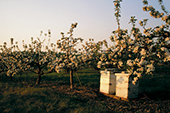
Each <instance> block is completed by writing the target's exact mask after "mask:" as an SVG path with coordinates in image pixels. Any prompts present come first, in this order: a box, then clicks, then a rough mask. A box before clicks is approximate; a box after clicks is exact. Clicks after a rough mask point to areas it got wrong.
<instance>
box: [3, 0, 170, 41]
mask: <svg viewBox="0 0 170 113" xmlns="http://www.w3.org/2000/svg"><path fill="white" fill-rule="evenodd" d="M148 1H149V4H151V5H153V6H155V7H156V8H158V9H160V6H159V5H158V3H157V1H158V0H148ZM153 1H154V2H153ZM164 3H165V6H166V8H167V9H168V6H170V0H164ZM142 6H143V4H142V0H123V2H122V3H121V7H122V8H121V15H122V17H121V28H124V29H130V28H131V25H129V24H128V22H129V19H130V17H131V16H134V15H135V16H136V18H137V19H138V21H139V20H142V19H144V18H149V21H148V27H150V26H155V25H161V24H162V21H160V19H153V18H150V16H149V13H147V12H143V11H142ZM168 10H169V11H170V8H169V9H168ZM74 22H77V23H78V27H77V28H76V29H75V32H74V36H75V37H82V38H84V39H85V40H88V39H89V38H94V39H95V41H96V42H97V41H100V40H103V39H107V40H109V37H110V36H111V35H112V33H111V32H112V31H113V30H116V29H117V24H116V19H115V17H114V6H113V0H0V44H3V42H4V41H6V42H9V40H10V38H11V37H13V38H14V39H15V41H18V42H19V44H22V40H25V42H27V43H29V42H30V40H31V37H32V36H33V37H34V38H36V37H39V34H40V31H44V32H47V31H48V29H51V32H52V37H51V42H54V43H55V42H56V41H57V40H58V39H59V38H61V35H60V32H61V31H63V32H64V33H67V31H68V30H69V28H70V25H71V23H74Z"/></svg>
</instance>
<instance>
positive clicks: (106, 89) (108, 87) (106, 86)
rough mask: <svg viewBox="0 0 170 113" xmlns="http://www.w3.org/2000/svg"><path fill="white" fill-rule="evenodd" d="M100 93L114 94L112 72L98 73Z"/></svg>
mask: <svg viewBox="0 0 170 113" xmlns="http://www.w3.org/2000/svg"><path fill="white" fill-rule="evenodd" d="M100 73H101V76H100V92H101V93H105V94H115V92H116V76H115V74H114V71H113V70H105V71H100Z"/></svg>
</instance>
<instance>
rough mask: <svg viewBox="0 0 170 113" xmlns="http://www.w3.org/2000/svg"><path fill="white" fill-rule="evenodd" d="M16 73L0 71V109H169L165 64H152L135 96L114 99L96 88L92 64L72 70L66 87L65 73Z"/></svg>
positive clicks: (10, 112)
mask: <svg viewBox="0 0 170 113" xmlns="http://www.w3.org/2000/svg"><path fill="white" fill-rule="evenodd" d="M36 79H37V75H35V74H32V73H31V72H28V73H25V74H23V75H16V76H14V77H13V81H10V78H9V77H7V76H5V75H4V74H3V73H2V74H1V75H0V112H1V113H16V112H22V113H40V112H41V113H46V112H49V113H54V112H57V113H60V112H61V113H69V112H70V113H77V112H80V113H100V112H105V113H106V112H113V111H114V112H118V113H119V112H160V113H164V112H170V96H169V94H170V73H169V68H166V67H163V68H162V69H160V68H156V72H155V73H154V75H153V76H152V75H147V76H144V77H143V78H141V79H140V87H139V91H140V93H139V97H138V98H136V99H133V100H129V101H124V100H117V99H113V98H111V97H108V96H105V95H103V94H102V93H100V92H99V86H100V72H99V71H98V70H94V69H93V68H87V69H83V70H81V71H78V72H77V73H74V89H72V90H70V86H69V85H70V83H69V79H70V78H69V74H67V73H65V72H61V73H59V74H58V73H50V74H48V75H43V76H42V80H41V84H40V85H35V82H36Z"/></svg>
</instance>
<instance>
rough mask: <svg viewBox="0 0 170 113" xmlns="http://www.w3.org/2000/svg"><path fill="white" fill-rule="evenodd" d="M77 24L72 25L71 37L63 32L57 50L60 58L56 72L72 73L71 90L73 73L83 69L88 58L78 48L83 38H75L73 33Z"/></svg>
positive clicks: (56, 65)
mask: <svg viewBox="0 0 170 113" xmlns="http://www.w3.org/2000/svg"><path fill="white" fill-rule="evenodd" d="M76 26H77V23H74V24H72V25H71V28H70V30H69V32H68V35H69V36H65V35H64V33H63V32H61V35H62V38H61V39H59V40H58V41H57V48H58V49H59V51H60V52H59V56H58V57H57V58H56V59H55V61H54V64H55V71H56V72H58V73H59V72H60V71H61V70H62V69H65V70H67V71H69V72H70V88H71V89H72V88H73V72H74V71H76V70H78V69H81V68H82V67H83V66H84V64H85V62H86V61H87V58H86V57H85V56H83V54H82V53H81V49H80V48H79V49H77V48H78V44H79V43H82V41H83V39H82V38H74V37H73V31H74V29H75V28H76Z"/></svg>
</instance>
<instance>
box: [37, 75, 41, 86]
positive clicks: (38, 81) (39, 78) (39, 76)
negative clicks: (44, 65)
mask: <svg viewBox="0 0 170 113" xmlns="http://www.w3.org/2000/svg"><path fill="white" fill-rule="evenodd" d="M40 80H41V74H38V78H37V81H36V84H40Z"/></svg>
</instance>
